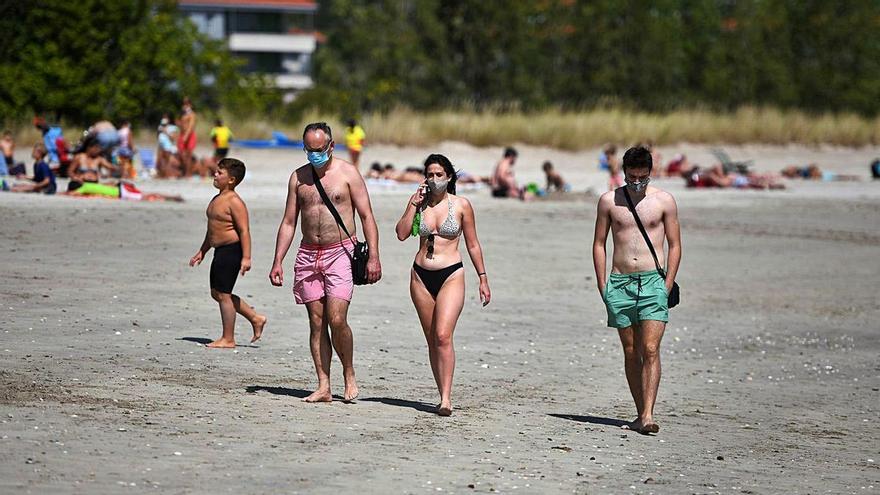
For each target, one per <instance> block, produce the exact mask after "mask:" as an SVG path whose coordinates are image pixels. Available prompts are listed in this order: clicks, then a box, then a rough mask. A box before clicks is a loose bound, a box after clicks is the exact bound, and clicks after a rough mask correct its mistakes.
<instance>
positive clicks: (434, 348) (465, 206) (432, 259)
mask: <svg viewBox="0 0 880 495" xmlns="http://www.w3.org/2000/svg"><path fill="white" fill-rule="evenodd" d="M424 173H425V182H424V184H422V186H421V187H419V189H418V191H416V193H415V194H413V195H412V197H410V199H409V203H407V205H406V210H405V211H404V212H403V216H402V217H401V218H400V221H399V222H397V238H398V239H400V240H401V241H404V240H406V239H407V238H408V237H409V236H410V234H412V235H416V234H418V236H419V250H418V252H417V253H416V258H415V261H414V262H413V267H412V273H411V274H410V284H409V292H410V295H411V296H412V300H413V304H414V305H415V307H416V312H417V313H418V315H419V321H420V322H421V324H422V331H423V332H424V333H425V340H427V342H428V357H429V358H430V360H431V371H432V372H433V373H434V381H435V382H436V383H437V390H438V391H439V392H440V404H438V405H437V414H439V415H440V416H449V415H451V414H452V401H451V398H450V395H451V394H452V373H453V371H454V370H455V349H453V347H452V334H453V332H455V325H456V323H457V322H458V317H459V315H460V314H461V309H462V307H463V306H464V265H463V264H462V262H461V254H460V253H459V251H458V245H459V240H460V239H461V234H462V233H463V234H464V241H465V244H466V245H467V250H468V254H469V255H470V257H471V262H473V264H474V268H476V270H477V276H478V277H479V279H480V301H481V302H482V303H483V306H485V305H487V304H489V300H490V299H491V297H492V296H491V292H490V291H489V279H488V277H487V276H486V268H485V265H483V250H482V248H481V247H480V241H479V240H478V239H477V228H476V225H475V224H474V210H473V208H472V207H471V203H470V201H468V200H467V199H465V198H461V197H458V196H456V195H455V181H456V175H455V169H454V168H453V167H452V163H450V161H449V159H448V158H446V157H445V156H443V155H430V156H428V158H427V160H425V169H424Z"/></svg>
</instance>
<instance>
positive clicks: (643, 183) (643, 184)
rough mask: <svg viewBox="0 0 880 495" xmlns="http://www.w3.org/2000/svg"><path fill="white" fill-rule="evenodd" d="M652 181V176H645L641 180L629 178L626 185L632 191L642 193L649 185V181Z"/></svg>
mask: <svg viewBox="0 0 880 495" xmlns="http://www.w3.org/2000/svg"><path fill="white" fill-rule="evenodd" d="M649 182H651V178H650V177H645V178H644V179H642V180H640V181H631V180H629V179H627V180H626V187H628V188H629V189H630V191H633V192H637V193H640V192H642V191H644V190H645V189H646V188H647V187H648V183H649Z"/></svg>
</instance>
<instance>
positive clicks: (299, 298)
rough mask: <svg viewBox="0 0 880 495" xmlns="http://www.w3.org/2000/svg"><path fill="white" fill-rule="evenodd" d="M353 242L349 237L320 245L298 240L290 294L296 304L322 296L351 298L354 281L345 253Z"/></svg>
mask: <svg viewBox="0 0 880 495" xmlns="http://www.w3.org/2000/svg"><path fill="white" fill-rule="evenodd" d="M354 243H355V241H354V240H352V239H345V240H343V241H340V242H334V243H333V244H326V245H323V246H322V245H320V244H308V243H306V242H303V243H300V245H299V251H298V252H297V253H296V263H295V264H294V265H293V270H294V277H293V297H294V299H296V303H297V304H308V303H310V302H314V301H317V300H319V299H323V298H324V297H325V296H332V297H334V298H336V299H342V300H344V301H349V302H351V295H352V293H353V292H354V283H353V282H352V276H351V258H349V257H348V256H349V254H350V253H352V252H353V250H354Z"/></svg>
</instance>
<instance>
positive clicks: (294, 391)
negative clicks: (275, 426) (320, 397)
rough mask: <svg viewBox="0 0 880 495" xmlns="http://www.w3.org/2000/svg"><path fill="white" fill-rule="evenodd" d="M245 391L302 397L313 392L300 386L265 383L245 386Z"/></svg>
mask: <svg viewBox="0 0 880 495" xmlns="http://www.w3.org/2000/svg"><path fill="white" fill-rule="evenodd" d="M245 391H247V393H249V394H255V393H257V392H269V393H270V394H273V395H286V396H288V397H298V398H300V399H304V398H306V397H308V396H309V394H311V392H309V391H308V390H301V389H298V388H287V387H265V386H263V385H248V386H247V387H246V388H245Z"/></svg>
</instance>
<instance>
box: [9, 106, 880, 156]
mask: <svg viewBox="0 0 880 495" xmlns="http://www.w3.org/2000/svg"><path fill="white" fill-rule="evenodd" d="M224 120H225V121H226V122H227V125H229V126H230V127H231V128H232V130H233V132H234V133H235V135H236V137H238V138H241V139H266V138H268V137H269V136H270V133H271V131H273V130H280V131H283V132H285V133H287V135H288V136H290V137H293V138H296V137H298V136H300V134H301V132H302V128H303V126H304V125H305V124H306V123H307V122H315V121H327V122H328V123H329V124H330V125H331V127H332V128H333V129H334V130H335V131H336V138H337V140H340V141H341V140H342V134H343V124H342V121H341V120H340V119H338V118H332V117H330V116H328V115H327V114H325V113H322V112H320V111H316V110H312V111H308V112H306V113H305V114H304V115H303V116H302V117H301V118H300V119H298V121H294V122H286V123H281V122H277V121H270V120H261V119H259V118H255V117H252V118H245V119H237V118H234V117H232V116H225V119H224ZM212 122H213V116H209V115H205V114H203V117H202V119H201V121H200V125H199V134H200V138H202V139H207V134H208V130H209V129H210V128H211V125H212ZM360 123H361V125H363V127H364V129H365V130H366V131H367V139H368V141H369V142H371V143H385V144H395V145H400V146H428V145H432V144H436V143H438V142H441V141H460V142H466V143H470V144H473V145H475V146H504V145H509V144H516V143H521V144H529V145H536V146H547V147H551V148H559V149H566V150H578V149H584V148H592V147H596V146H601V145H602V144H604V143H618V144H622V145H628V144H631V143H636V142H641V141H652V142H654V143H656V144H660V145H663V144H676V143H681V142H689V143H704V144H708V143H711V144H746V143H764V144H779V145H785V144H805V145H819V144H831V145H839V146H855V147H858V146H867V145H878V144H880V117H875V118H866V117H862V116H859V115H856V114H832V113H823V114H809V113H806V112H802V111H798V110H779V109H775V108H759V107H743V108H741V109H739V110H738V111H735V112H730V113H719V112H716V111H711V110H708V109H689V110H677V111H672V112H668V113H663V114H659V113H648V112H639V111H634V110H626V109H621V108H601V109H593V110H583V111H566V110H563V109H558V108H555V109H548V110H544V111H539V112H522V111H508V110H505V109H495V110H492V109H490V110H483V111H476V110H474V109H462V110H453V109H449V110H435V111H428V112H418V111H415V110H412V109H408V108H405V107H400V108H396V109H394V110H392V111H390V112H386V113H378V112H376V113H368V114H365V115H363V116H362V117H361V118H360ZM15 127H16V130H17V131H18V132H16V134H17V136H16V137H17V138H22V139H23V141H20V142H29V141H32V140H34V139H35V138H37V136H38V134H37V133H36V132H35V130H34V129H33V127H30V126H26V125H22V126H15ZM140 127H141V129H140V132H137V133H136V135H137V139H138V140H139V141H142V140H155V133H154V131H153V130H152V129H153V127H152V126H140ZM65 130H66V131H67V132H66V133H65V134H67V135H68V139H70V137H73V136H71V134H75V132H73V131H74V129H72V128H70V127H66V129H65ZM77 132H78V131H77Z"/></svg>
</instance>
